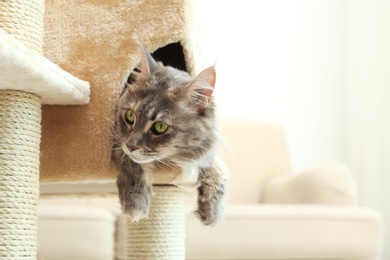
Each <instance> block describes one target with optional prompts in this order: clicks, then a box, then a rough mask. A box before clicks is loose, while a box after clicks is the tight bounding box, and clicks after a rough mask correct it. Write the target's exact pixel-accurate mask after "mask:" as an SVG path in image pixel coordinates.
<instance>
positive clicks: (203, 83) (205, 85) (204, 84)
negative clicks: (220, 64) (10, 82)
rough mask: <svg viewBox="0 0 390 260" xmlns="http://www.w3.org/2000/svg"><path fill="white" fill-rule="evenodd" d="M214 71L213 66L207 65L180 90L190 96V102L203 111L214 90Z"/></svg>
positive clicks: (199, 110)
mask: <svg viewBox="0 0 390 260" xmlns="http://www.w3.org/2000/svg"><path fill="white" fill-rule="evenodd" d="M215 80H216V72H215V68H214V66H212V67H208V68H207V69H205V70H203V71H202V72H201V73H199V75H198V76H196V77H195V78H194V79H193V80H191V82H190V83H188V84H187V85H186V86H185V87H184V89H183V90H182V91H184V92H186V93H187V94H188V96H189V98H190V103H191V104H192V105H193V106H194V107H195V108H196V109H197V110H198V112H201V111H203V110H204V109H205V108H206V107H207V106H208V105H209V104H210V102H211V98H212V94H213V92H214V87H215Z"/></svg>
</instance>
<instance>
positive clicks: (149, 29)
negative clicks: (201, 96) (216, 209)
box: [0, 0, 204, 259]
mask: <svg viewBox="0 0 390 260" xmlns="http://www.w3.org/2000/svg"><path fill="white" fill-rule="evenodd" d="M192 10H193V9H192V5H191V1H187V0H186V1H175V0H168V1H147V0H141V1H123V2H122V1H115V0H104V1H96V2H93V1H88V0H74V1H55V0H46V2H45V3H44V1H43V0H33V1H32V0H29V1H17V0H7V1H0V28H1V29H0V89H2V90H1V91H0V110H1V111H0V162H1V164H0V169H1V172H0V225H1V226H0V259H35V257H36V246H37V245H36V230H37V217H36V210H37V200H38V197H39V183H54V182H72V183H88V182H107V181H110V182H112V181H113V180H115V179H116V174H117V172H116V169H115V168H114V167H113V166H112V165H111V161H110V146H111V144H110V127H111V123H110V121H111V120H112V109H113V108H114V102H115V100H116V98H117V97H118V95H119V92H120V89H121V87H122V83H123V82H124V80H125V78H126V77H127V75H128V73H129V71H130V70H132V69H133V68H134V67H135V66H136V65H137V64H138V62H139V60H140V53H141V49H140V46H139V44H138V42H137V39H136V36H135V34H138V35H139V36H140V37H141V38H142V40H143V41H144V44H145V45H146V46H147V48H148V49H149V51H150V52H153V51H155V50H157V49H159V48H161V47H163V46H166V45H168V44H171V43H176V44H179V45H180V46H181V48H182V53H178V54H177V55H178V56H183V59H184V61H185V65H186V68H187V70H188V71H189V73H190V74H192V75H194V74H196V73H197V72H199V70H200V69H201V68H203V67H204V66H203V65H204V64H202V63H201V61H200V60H199V58H197V59H196V60H197V62H195V57H201V55H199V54H200V49H199V44H195V41H198V33H199V32H198V31H197V27H196V24H195V22H194V20H193V16H192ZM44 13H45V15H44ZM43 24H44V26H43ZM3 30H4V31H3ZM43 43H44V44H43ZM42 44H43V54H44V56H42V55H41V52H42ZM45 57H47V58H48V59H47V58H45ZM52 61H53V62H55V64H54V63H53V62H52ZM56 64H58V65H59V66H57V65H56ZM60 67H61V68H60ZM65 71H67V72H65ZM68 72H69V73H68ZM72 75H75V76H72ZM76 77H77V78H76ZM78 78H80V79H83V80H86V81H88V82H89V83H90V85H89V84H88V83H87V82H85V81H82V80H79V79H78ZM89 86H90V88H91V97H90V101H89ZM88 102H89V103H88ZM87 103H88V105H85V106H80V105H81V104H87ZM41 104H49V105H43V106H42V113H41ZM58 105H61V106H58ZM64 105H66V106H64ZM41 116H42V123H41ZM41 126H42V135H41ZM40 143H41V145H40ZM180 178H182V176H181V175H180V173H170V174H161V173H156V181H155V183H156V184H160V185H158V186H156V187H155V191H156V195H155V196H154V197H153V198H152V207H151V212H150V218H149V219H148V220H146V221H145V220H142V221H140V222H139V223H129V225H128V252H127V257H128V259H184V258H185V251H184V234H185V233H184V212H183V211H184V210H183V205H184V201H183V197H184V195H183V193H182V192H181V191H180V190H178V189H177V188H176V187H175V186H173V185H169V184H170V183H172V182H178V181H185V180H180ZM161 184H162V185H161Z"/></svg>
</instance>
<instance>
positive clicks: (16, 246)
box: [0, 0, 44, 259]
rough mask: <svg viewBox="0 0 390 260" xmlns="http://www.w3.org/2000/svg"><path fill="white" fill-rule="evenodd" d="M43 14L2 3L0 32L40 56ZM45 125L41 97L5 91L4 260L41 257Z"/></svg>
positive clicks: (0, 175)
mask: <svg viewBox="0 0 390 260" xmlns="http://www.w3.org/2000/svg"><path fill="white" fill-rule="evenodd" d="M43 13H44V2H43V1H41V0H34V1H32V0H30V1H22V2H21V1H11V0H9V1H1V2H0V28H2V29H4V30H5V31H7V32H8V33H10V34H12V35H13V36H14V37H15V38H17V39H18V40H19V41H21V42H23V43H24V44H25V45H26V46H27V47H29V48H31V49H34V50H36V51H38V52H41V50H42V41H43V37H42V32H43ZM5 87H6V86H5ZM40 123H41V100H40V98H39V97H38V96H36V95H35V94H30V93H26V92H23V91H19V90H1V91H0V149H1V150H0V151H1V152H0V258H1V259H36V252H37V212H36V211H37V202H38V198H39V145H40V141H41V124H40Z"/></svg>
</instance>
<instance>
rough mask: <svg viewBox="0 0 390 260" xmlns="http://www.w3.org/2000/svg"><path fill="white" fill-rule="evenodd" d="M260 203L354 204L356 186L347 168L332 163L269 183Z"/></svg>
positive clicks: (355, 201) (355, 202)
mask: <svg viewBox="0 0 390 260" xmlns="http://www.w3.org/2000/svg"><path fill="white" fill-rule="evenodd" d="M263 202H264V203H288V204H293V203H296V204H299V203H309V204H311V203H315V204H333V205H356V204H357V192H356V183H355V179H354V178H353V176H352V173H351V171H350V169H349V168H348V167H346V166H345V165H343V164H341V163H332V164H329V165H326V166H323V167H320V168H315V169H309V170H306V171H304V172H301V173H297V174H294V175H286V176H282V177H280V178H275V179H273V180H271V181H270V182H269V183H267V185H266V188H265V193H264V200H263Z"/></svg>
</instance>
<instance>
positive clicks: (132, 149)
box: [127, 145, 139, 152]
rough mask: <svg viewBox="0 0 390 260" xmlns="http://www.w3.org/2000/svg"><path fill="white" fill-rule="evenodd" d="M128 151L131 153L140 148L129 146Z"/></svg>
mask: <svg viewBox="0 0 390 260" xmlns="http://www.w3.org/2000/svg"><path fill="white" fill-rule="evenodd" d="M127 149H129V151H130V152H133V151H135V150H137V149H139V146H134V145H128V146H127Z"/></svg>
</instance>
